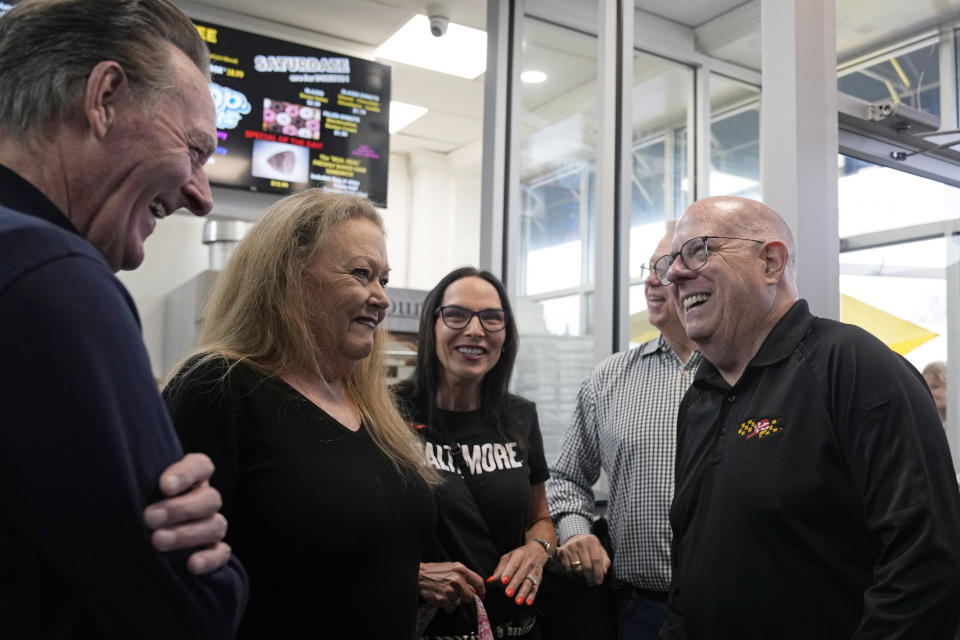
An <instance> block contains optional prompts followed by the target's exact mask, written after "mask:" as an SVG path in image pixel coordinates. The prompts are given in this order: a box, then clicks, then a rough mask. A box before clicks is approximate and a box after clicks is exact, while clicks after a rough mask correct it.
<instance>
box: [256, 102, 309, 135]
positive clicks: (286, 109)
mask: <svg viewBox="0 0 960 640" xmlns="http://www.w3.org/2000/svg"><path fill="white" fill-rule="evenodd" d="M263 130H264V131H266V132H268V133H279V134H283V135H285V136H297V137H298V138H306V139H307V140H319V139H320V109H316V108H314V107H306V106H303V105H299V104H296V103H293V102H284V101H282V100H273V99H272V98H264V99H263Z"/></svg>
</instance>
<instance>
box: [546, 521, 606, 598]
mask: <svg viewBox="0 0 960 640" xmlns="http://www.w3.org/2000/svg"><path fill="white" fill-rule="evenodd" d="M557 556H558V557H559V558H560V562H562V563H563V566H564V567H566V568H567V571H573V572H574V573H576V574H577V575H579V576H581V577H583V579H584V580H586V581H587V584H589V585H590V586H596V585H598V584H601V583H603V578H604V577H605V576H606V575H607V570H608V569H610V556H608V555H607V551H606V549H604V548H603V545H602V544H600V538H598V537H597V536H595V535H593V534H592V533H578V534H576V535H572V536H570V537H569V538H567V541H566V542H565V543H564V544H563V546H562V547H560V548H559V549H557Z"/></svg>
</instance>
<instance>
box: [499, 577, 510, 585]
mask: <svg viewBox="0 0 960 640" xmlns="http://www.w3.org/2000/svg"><path fill="white" fill-rule="evenodd" d="M500 582H502V583H503V584H507V583H509V582H510V576H503V578H501V580H500Z"/></svg>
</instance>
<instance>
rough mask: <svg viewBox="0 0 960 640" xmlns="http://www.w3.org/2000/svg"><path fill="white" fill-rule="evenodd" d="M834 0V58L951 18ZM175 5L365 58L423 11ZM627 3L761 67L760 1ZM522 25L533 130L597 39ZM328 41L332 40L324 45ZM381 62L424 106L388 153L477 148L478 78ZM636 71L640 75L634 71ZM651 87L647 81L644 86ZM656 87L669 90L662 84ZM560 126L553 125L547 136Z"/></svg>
mask: <svg viewBox="0 0 960 640" xmlns="http://www.w3.org/2000/svg"><path fill="white" fill-rule="evenodd" d="M176 1H177V0H175V2H176ZM835 1H836V12H837V55H838V59H839V60H841V61H843V60H847V59H850V58H852V57H855V56H857V55H860V54H863V53H865V52H866V51H869V50H871V49H873V48H876V47H877V46H881V45H884V44H889V43H892V42H895V41H896V40H897V39H900V38H902V37H904V36H907V35H911V34H914V33H917V32H918V31H921V30H923V29H926V28H929V27H932V26H935V25H938V24H942V23H944V22H947V21H950V20H955V19H960V0H910V1H909V2H905V1H903V0H835ZM177 4H180V5H181V6H183V8H184V9H185V10H186V11H187V13H191V12H192V13H194V14H196V13H197V11H198V10H200V11H203V10H205V9H209V8H212V9H213V10H214V11H219V12H221V13H223V12H230V13H232V14H240V15H242V16H244V19H245V20H247V21H248V22H250V23H251V24H252V25H254V26H258V25H259V26H263V25H266V27H270V26H273V27H277V28H278V29H281V30H282V29H288V30H296V32H297V33H300V34H304V35H301V36H300V38H299V39H300V40H304V39H309V37H310V35H311V33H312V34H323V37H322V38H320V40H319V41H318V42H319V44H317V46H318V47H320V48H328V49H330V48H335V47H336V46H337V45H338V44H339V46H340V47H341V49H342V50H344V53H348V54H351V55H366V56H372V53H373V51H374V50H375V49H376V47H378V46H379V45H380V44H382V43H383V42H384V40H386V39H387V38H388V37H389V36H390V35H391V34H392V33H393V32H394V31H396V30H397V29H399V28H400V27H401V26H402V25H403V24H405V23H406V22H407V21H408V20H409V19H410V18H411V17H413V16H414V15H415V14H417V13H426V12H427V11H426V7H427V4H428V2H427V0H273V1H272V2H263V1H262V0H202V1H200V2H196V1H190V0H184V1H181V2H177ZM432 4H436V3H432ZM440 4H443V5H446V7H447V8H448V9H449V14H450V15H449V17H450V19H451V21H453V22H457V23H459V24H464V25H466V26H471V27H474V28H478V29H485V27H486V17H485V6H486V2H484V1H482V0H445V1H444V2H441V3H440ZM544 4H546V5H548V6H556V11H557V12H563V11H573V12H579V13H580V14H581V15H582V14H583V12H584V6H585V0H540V2H539V5H541V6H543V5H544ZM635 6H636V8H637V9H639V10H641V11H643V12H646V13H649V14H653V15H656V16H659V17H661V18H665V19H667V20H670V21H672V22H675V23H677V24H679V25H682V26H684V27H687V28H689V29H692V30H693V33H694V35H695V37H696V43H697V46H698V48H699V49H700V50H701V51H702V52H704V53H707V54H709V55H711V56H713V57H716V58H720V59H724V60H727V61H730V62H733V63H736V64H739V65H741V66H744V67H747V68H751V69H759V68H760V36H759V23H760V21H759V12H760V0H749V1H747V2H744V1H743V0H636V2H635ZM208 19H209V18H208ZM251 28H253V27H251ZM525 28H526V31H525V39H524V45H523V46H524V59H525V61H526V62H527V64H525V67H528V68H537V69H539V70H541V71H544V72H546V73H547V75H548V76H549V78H550V79H549V80H548V82H545V83H544V84H542V85H525V86H524V90H523V96H522V101H523V112H524V120H525V121H524V122H523V123H521V127H533V129H537V130H541V129H543V128H544V127H538V126H537V124H538V118H539V119H540V120H542V121H544V122H546V121H550V120H552V121H554V122H555V121H556V119H555V118H556V117H557V116H559V115H561V112H563V113H566V114H575V113H579V112H581V111H584V110H585V109H588V108H589V105H590V104H592V103H591V100H595V88H594V85H593V80H594V78H595V77H596V46H595V44H594V43H593V41H592V40H591V39H590V38H585V37H582V36H577V35H576V34H573V35H571V36H570V37H568V38H564V39H562V40H558V39H557V38H556V31H555V30H553V29H544V28H542V27H538V25H537V24H536V23H533V22H530V21H528V22H527V24H526V25H525ZM270 35H273V34H270ZM424 37H430V36H429V35H426V34H425V36H424ZM329 42H334V44H333V45H331V44H325V43H329ZM388 64H391V66H392V67H393V69H394V75H393V81H392V86H393V96H392V97H393V99H395V100H400V101H403V102H409V103H412V104H420V105H423V106H426V107H428V108H429V111H428V112H427V114H426V115H424V116H423V117H422V118H420V119H419V120H417V121H415V122H414V123H413V124H411V125H409V126H408V127H406V128H405V129H403V130H402V131H401V132H398V133H395V134H394V135H393V136H392V138H391V151H392V152H394V153H410V152H413V151H416V150H421V149H423V150H428V151H436V152H441V153H450V152H454V151H456V150H458V149H463V148H467V147H468V145H469V146H471V147H474V148H475V147H477V141H478V140H479V138H480V137H481V135H482V125H483V79H484V76H483V75H481V76H479V77H478V78H476V79H474V80H465V79H462V78H456V77H454V76H449V75H445V74H441V73H436V72H432V71H426V70H423V69H420V68H417V67H411V66H407V65H403V64H397V63H389V62H388ZM645 68H649V65H647V67H645ZM638 73H641V74H642V73H644V72H643V71H640V70H638ZM678 77H679V76H678ZM661 82H662V81H661ZM642 83H643V78H638V82H637V86H640V85H641V84H642ZM657 86H659V85H656V84H651V85H650V88H655V87H657ZM662 88H663V89H664V90H665V91H669V90H670V87H662ZM635 94H636V95H638V97H639V98H643V96H644V95H646V98H644V99H647V100H649V99H650V94H649V92H645V93H644V94H642V95H641V94H637V92H636V87H635ZM591 96H592V97H591ZM560 103H564V104H562V105H561V104H560ZM585 105H586V106H585ZM582 126H583V127H587V128H589V126H590V125H589V123H588V122H587V121H584V123H582ZM562 133H563V132H561V131H554V132H553V133H552V134H551V135H554V134H556V135H559V134H562ZM581 133H583V132H582V131H581Z"/></svg>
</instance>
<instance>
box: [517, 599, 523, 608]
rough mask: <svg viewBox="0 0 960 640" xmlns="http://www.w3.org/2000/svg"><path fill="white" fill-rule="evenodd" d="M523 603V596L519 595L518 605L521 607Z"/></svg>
mask: <svg viewBox="0 0 960 640" xmlns="http://www.w3.org/2000/svg"><path fill="white" fill-rule="evenodd" d="M522 604H523V598H521V597H519V596H517V606H518V607H519V606H520V605H522Z"/></svg>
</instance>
